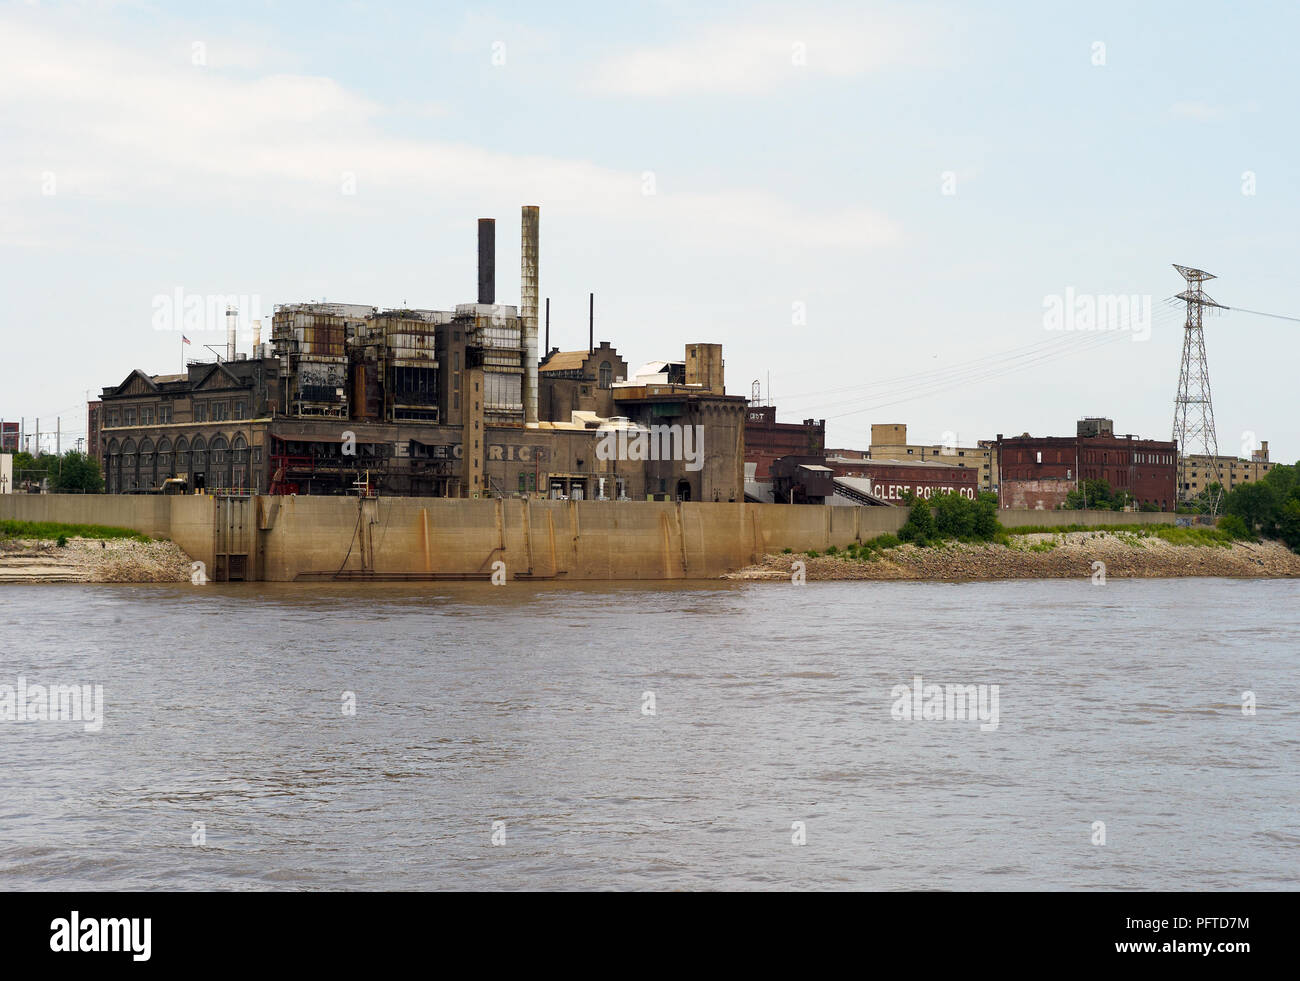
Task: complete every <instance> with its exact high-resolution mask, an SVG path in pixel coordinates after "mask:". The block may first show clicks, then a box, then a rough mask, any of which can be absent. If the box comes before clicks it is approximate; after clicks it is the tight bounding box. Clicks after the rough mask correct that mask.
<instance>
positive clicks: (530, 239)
mask: <svg viewBox="0 0 1300 981" xmlns="http://www.w3.org/2000/svg"><path fill="white" fill-rule="evenodd" d="M539 210H540V209H539V208H538V207H537V205H535V204H526V205H524V207H523V212H522V215H521V221H520V239H521V242H520V250H519V293H520V296H519V319H520V321H521V322H522V327H523V334H524V424H525V425H529V424H536V422H537V251H538V248H537V224H538V220H539V218H538V212H539Z"/></svg>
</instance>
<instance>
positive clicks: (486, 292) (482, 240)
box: [478, 218, 497, 303]
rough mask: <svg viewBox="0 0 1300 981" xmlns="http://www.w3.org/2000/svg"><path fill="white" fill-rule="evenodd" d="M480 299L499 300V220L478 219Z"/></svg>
mask: <svg viewBox="0 0 1300 981" xmlns="http://www.w3.org/2000/svg"><path fill="white" fill-rule="evenodd" d="M478 301H479V303H496V301H497V220H496V219H495V218H480V219H479V220H478Z"/></svg>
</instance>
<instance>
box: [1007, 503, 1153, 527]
mask: <svg viewBox="0 0 1300 981" xmlns="http://www.w3.org/2000/svg"><path fill="white" fill-rule="evenodd" d="M1174 517H1175V516H1174V515H1173V514H1172V513H1167V512H1164V511H1032V510H1021V509H1018V508H1007V509H1006V510H1003V511H999V512H998V520H999V521H1001V522H1002V525H1003V527H1005V528H1008V529H1015V528H1025V527H1032V526H1034V525H1051V526H1053V527H1058V526H1060V525H1087V526H1088V527H1089V528H1096V527H1097V526H1099V525H1172V524H1173V523H1174Z"/></svg>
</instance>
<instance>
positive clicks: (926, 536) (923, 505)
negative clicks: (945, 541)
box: [898, 500, 935, 545]
mask: <svg viewBox="0 0 1300 981" xmlns="http://www.w3.org/2000/svg"><path fill="white" fill-rule="evenodd" d="M898 537H899V538H901V539H902V540H903V541H905V542H913V543H914V544H916V545H926V544H928V543H929V542H930V539H932V538H934V537H935V530H934V515H933V514H931V513H930V505H929V502H927V501H922V500H918V501H917V502H916V503H915V504H913V505H912V512H911V513H910V514H909V515H908V516H907V521H906V522H905V523H904V524H903V527H902V528H900V529H898Z"/></svg>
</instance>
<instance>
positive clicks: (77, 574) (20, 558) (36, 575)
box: [0, 538, 190, 584]
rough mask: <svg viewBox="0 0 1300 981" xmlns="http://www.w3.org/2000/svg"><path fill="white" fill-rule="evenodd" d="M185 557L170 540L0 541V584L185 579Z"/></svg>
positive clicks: (187, 570) (187, 567)
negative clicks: (60, 543) (61, 542)
mask: <svg viewBox="0 0 1300 981" xmlns="http://www.w3.org/2000/svg"><path fill="white" fill-rule="evenodd" d="M189 578H190V557H189V556H188V555H186V554H185V553H184V552H183V551H182V550H181V548H180V546H178V545H176V544H175V543H174V542H167V541H136V540H132V539H126V538H118V539H107V540H100V539H91V538H69V539H67V544H66V545H64V546H60V545H59V544H58V543H57V542H56V541H50V540H46V539H30V538H28V539H23V538H9V539H0V584H3V583H46V582H97V583H144V582H188V581H189Z"/></svg>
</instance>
